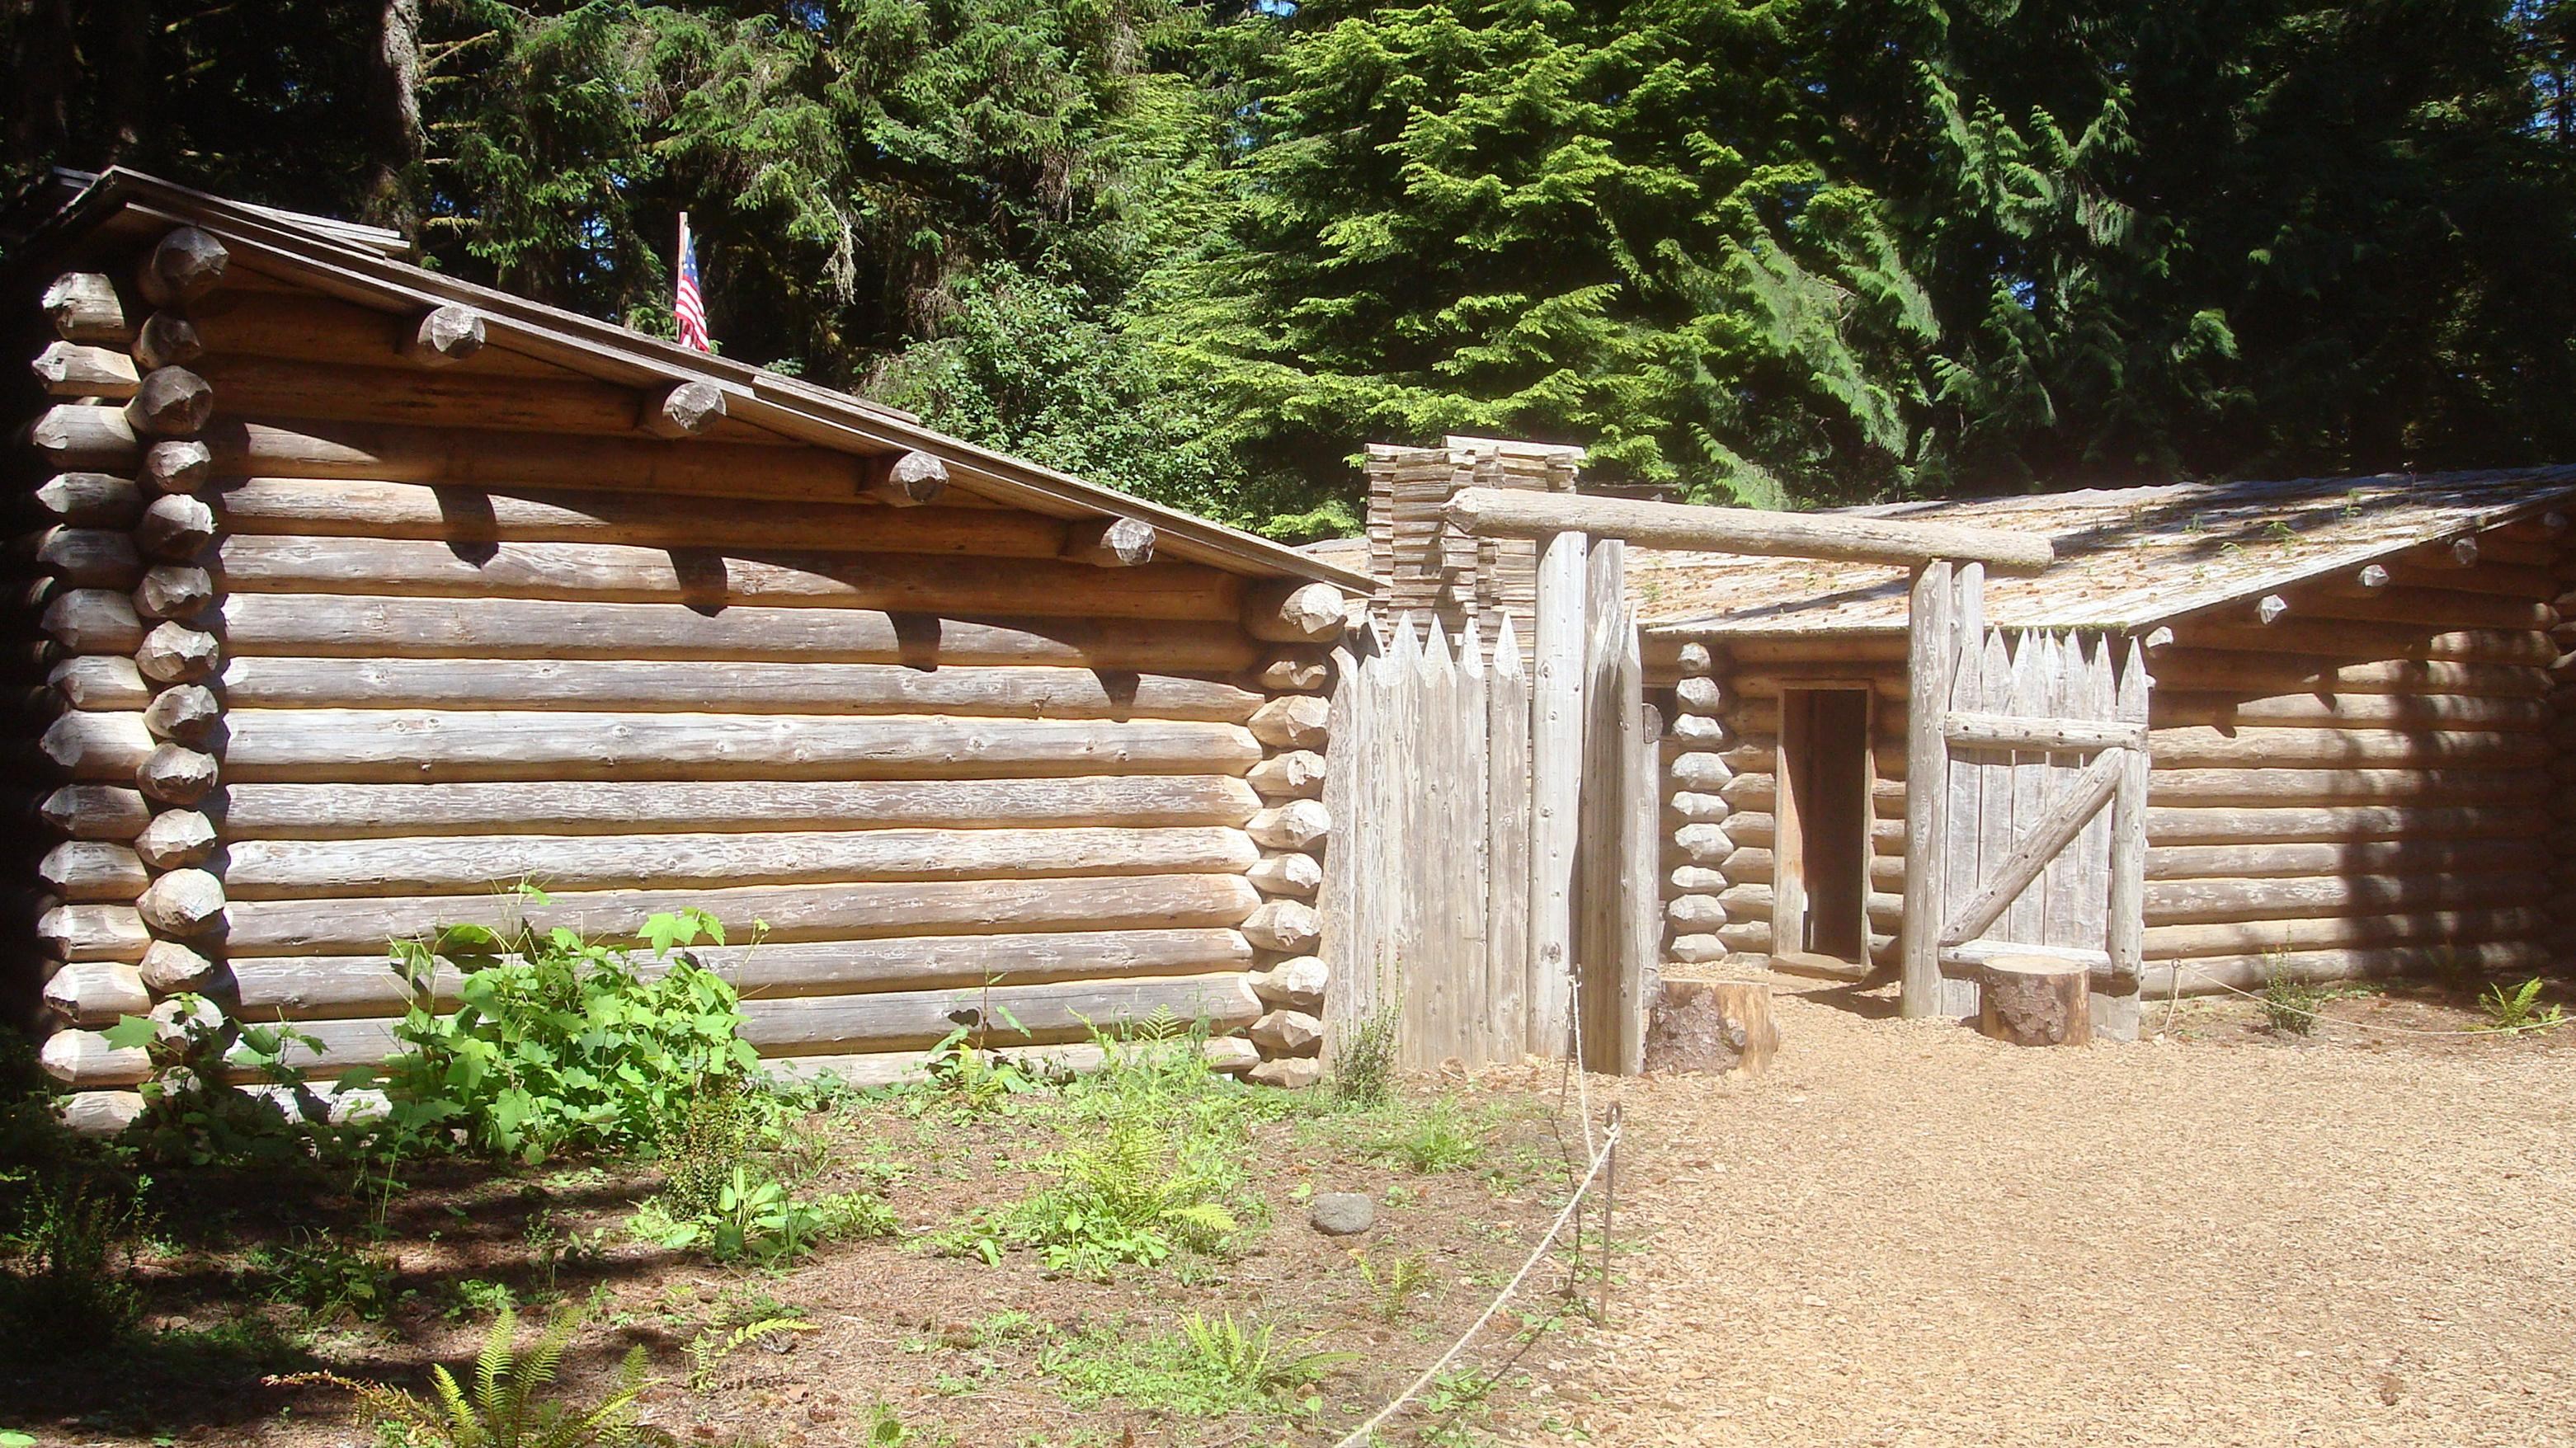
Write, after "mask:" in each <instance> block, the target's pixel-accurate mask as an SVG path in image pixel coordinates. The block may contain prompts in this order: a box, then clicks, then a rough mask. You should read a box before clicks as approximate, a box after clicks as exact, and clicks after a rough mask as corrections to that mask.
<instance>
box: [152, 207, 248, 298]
mask: <svg viewBox="0 0 2576 1448" xmlns="http://www.w3.org/2000/svg"><path fill="white" fill-rule="evenodd" d="M231 269H232V253H231V252H230V251H229V250H228V249H226V247H225V246H224V244H223V243H222V242H220V241H218V240H216V239H215V238H214V237H213V236H211V235H209V234H208V233H206V232H203V231H200V230H198V229H197V228H196V227H193V226H181V227H174V228H172V229H171V230H170V231H168V232H166V233H164V234H163V235H162V237H161V239H160V240H159V241H157V242H155V243H153V245H152V249H151V250H150V251H148V252H146V253H144V256H143V261H142V264H141V265H139V266H137V267H136V268H135V272H134V289H135V290H136V291H137V292H139V293H141V294H142V297H143V300H145V301H147V302H150V303H151V304H152V305H154V306H156V307H172V308H177V307H184V306H186V305H187V304H188V303H190V302H193V301H196V300H198V299H199V298H201V297H204V296H206V295H207V294H208V293H210V292H212V291H214V289H215V288H216V287H218V286H221V285H222V284H223V280H224V274H225V273H226V272H228V271H230V270H231Z"/></svg>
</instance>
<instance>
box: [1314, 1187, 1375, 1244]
mask: <svg viewBox="0 0 2576 1448" xmlns="http://www.w3.org/2000/svg"><path fill="white" fill-rule="evenodd" d="M1306 1220H1307V1221H1308V1222H1309V1223H1311V1224H1313V1226H1314V1228H1315V1230H1316V1231H1318V1232H1321V1233H1323V1234H1324V1235H1325V1236H1327V1237H1348V1236H1353V1235H1355V1234H1357V1233H1360V1232H1365V1231H1367V1230H1368V1229H1369V1228H1371V1227H1374V1226H1376V1225H1377V1204H1376V1203H1375V1202H1372V1201H1370V1200H1369V1199H1368V1198H1367V1197H1364V1196H1362V1195H1360V1194H1359V1193H1358V1192H1317V1193H1315V1201H1314V1204H1313V1205H1312V1206H1310V1207H1308V1208H1307V1209H1306Z"/></svg>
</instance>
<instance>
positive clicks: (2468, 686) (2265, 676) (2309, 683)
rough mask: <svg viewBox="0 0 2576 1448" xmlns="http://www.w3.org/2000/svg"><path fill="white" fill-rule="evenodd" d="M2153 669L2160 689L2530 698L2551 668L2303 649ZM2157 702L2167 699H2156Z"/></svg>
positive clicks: (2224, 655) (2199, 656) (2178, 660)
mask: <svg viewBox="0 0 2576 1448" xmlns="http://www.w3.org/2000/svg"><path fill="white" fill-rule="evenodd" d="M2151 672H2152V673H2153V674H2154V675H2155V681H2156V688H2157V690H2158V691H2159V692H2164V691H2171V692H2172V693H2175V694H2183V693H2188V692H2193V691H2200V692H2228V693H2240V694H2264V695H2287V694H2467V695H2475V696H2478V697H2482V698H2533V697H2537V696H2539V695H2542V694H2545V693H2547V692H2548V690H2549V673H2548V671H2547V670H2546V669H2543V668H2538V667H2534V666H2531V665H2526V664H2488V663H2470V662H2462V661H2459V660H2448V659H2375V660H2369V661H2366V662H2362V663H2338V662H2336V661H2335V660H2333V659H2330V658H2319V657H2316V656H2313V655H2306V654H2257V653H2238V652H2232V651H2226V650H2214V649H2186V648H2175V649H2168V650H2165V651H2163V652H2160V653H2158V654H2157V655H2156V657H2155V661H2154V664H2153V666H2152V669H2151ZM2157 703H2158V705H2159V706H2161V704H2162V703H2163V701H2162V700H2161V699H2159V700H2158V701H2157Z"/></svg>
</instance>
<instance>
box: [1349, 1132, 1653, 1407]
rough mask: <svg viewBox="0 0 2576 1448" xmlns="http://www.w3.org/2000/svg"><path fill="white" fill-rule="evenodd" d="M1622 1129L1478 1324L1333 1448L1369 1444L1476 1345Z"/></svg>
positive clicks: (1569, 1215)
mask: <svg viewBox="0 0 2576 1448" xmlns="http://www.w3.org/2000/svg"><path fill="white" fill-rule="evenodd" d="M1621 1129H1622V1124H1621V1123H1619V1122H1617V1121H1613V1122H1611V1123H1610V1129H1609V1130H1608V1131H1607V1132H1605V1133H1603V1135H1602V1138H1601V1147H1600V1150H1598V1151H1596V1152H1594V1153H1593V1156H1592V1165H1591V1166H1590V1167H1589V1168H1587V1169H1586V1170H1585V1171H1584V1173H1583V1180H1581V1181H1580V1182H1577V1183H1576V1184H1575V1187H1574V1195H1573V1196H1572V1197H1570V1198H1568V1199H1567V1201H1566V1203H1565V1209H1564V1210H1563V1211H1560V1212H1558V1213H1557V1214H1556V1220H1555V1221H1553V1222H1551V1223H1549V1224H1548V1228H1547V1234H1546V1235H1545V1236H1542V1237H1540V1238H1539V1239H1538V1245H1537V1246H1535V1247H1533V1248H1531V1249H1530V1254H1529V1259H1528V1260H1527V1261H1524V1262H1523V1263H1521V1270H1519V1271H1518V1272H1515V1273H1513V1274H1512V1280H1511V1281H1509V1282H1506V1283H1504V1284H1503V1290H1502V1291H1501V1292H1500V1293H1498V1294H1496V1295H1495V1297H1494V1300H1493V1301H1492V1302H1490V1303H1487V1304H1486V1306H1485V1310H1484V1311H1483V1312H1481V1313H1479V1314H1477V1316H1476V1320H1475V1321H1474V1322H1473V1323H1470V1324H1469V1325H1468V1327H1467V1330H1466V1331H1465V1332H1464V1333H1461V1334H1460V1335H1459V1337H1458V1340H1457V1341H1456V1342H1453V1343H1451V1344H1450V1345H1449V1350H1448V1351H1447V1352H1444V1353H1442V1354H1441V1355H1440V1357H1439V1359H1438V1360H1437V1361H1435V1362H1433V1363H1432V1364H1431V1366H1429V1367H1427V1368H1424V1369H1423V1370H1422V1376H1420V1377H1418V1378H1415V1379H1414V1380H1413V1382H1412V1384H1411V1385H1410V1386H1408V1387H1407V1388H1406V1389H1405V1390H1404V1391H1403V1392H1401V1393H1398V1394H1396V1395H1395V1399H1394V1401H1392V1402H1390V1403H1388V1404H1387V1405H1386V1406H1385V1407H1383V1408H1380V1409H1378V1410H1377V1413H1376V1415H1375V1416H1374V1417H1371V1418H1370V1419H1369V1420H1368V1421H1367V1422H1365V1423H1362V1424H1360V1425H1359V1426H1358V1427H1356V1428H1353V1429H1352V1430H1351V1431H1350V1432H1349V1433H1347V1434H1345V1435H1343V1437H1342V1439H1341V1441H1340V1442H1338V1443H1336V1444H1334V1445H1333V1448H1357V1445H1359V1444H1362V1443H1366V1442H1367V1441H1368V1439H1369V1435H1370V1434H1372V1433H1375V1432H1376V1431H1377V1430H1378V1428H1379V1427H1380V1426H1381V1425H1383V1424H1384V1423H1385V1422H1386V1420H1387V1419H1389V1418H1392V1417H1394V1416H1395V1414H1396V1410H1398V1409H1400V1408H1402V1407H1403V1406H1404V1405H1405V1404H1407V1403H1409V1402H1411V1401H1413V1399H1414V1397H1415V1395H1416V1394H1418V1393H1420V1392H1421V1391H1422V1390H1423V1389H1424V1388H1427V1387H1429V1386H1430V1385H1431V1383H1432V1380H1433V1379H1435V1378H1437V1377H1439V1376H1440V1370H1441V1369H1443V1368H1445V1367H1447V1366H1449V1364H1450V1363H1452V1362H1454V1361H1456V1360H1457V1357H1458V1354H1459V1353H1461V1352H1464V1351H1465V1350H1466V1348H1467V1344H1468V1343H1470V1342H1473V1341H1475V1339H1476V1334H1478V1333H1480V1332H1483V1331H1484V1330H1485V1325H1486V1324H1487V1323H1490V1322H1492V1321H1493V1320H1494V1314H1495V1313H1498V1312H1500V1311H1502V1310H1503V1304H1504V1303H1506V1302H1509V1301H1510V1300H1511V1299H1512V1294H1513V1293H1516V1292H1518V1291H1520V1288H1521V1284H1522V1283H1523V1282H1526V1281H1528V1280H1529V1275H1530V1273H1531V1272H1532V1271H1533V1270H1535V1269H1536V1268H1537V1267H1538V1264H1539V1259H1541V1258H1543V1257H1545V1256H1546V1255H1547V1249H1548V1246H1549V1244H1551V1243H1553V1242H1554V1241H1555V1240H1556V1236H1557V1233H1559V1232H1562V1231H1564V1230H1565V1224H1566V1223H1567V1222H1569V1221H1571V1220H1573V1218H1574V1212H1575V1209H1576V1208H1577V1207H1580V1206H1582V1205H1583V1199H1584V1198H1585V1197H1586V1196H1588V1195H1590V1194H1591V1191H1592V1183H1593V1182H1594V1181H1595V1180H1596V1179H1598V1178H1599V1177H1600V1175H1601V1168H1602V1165H1603V1163H1605V1162H1607V1161H1609V1160H1610V1156H1611V1153H1612V1152H1613V1151H1614V1150H1616V1149H1617V1147H1618V1145H1619V1133H1620V1131H1621Z"/></svg>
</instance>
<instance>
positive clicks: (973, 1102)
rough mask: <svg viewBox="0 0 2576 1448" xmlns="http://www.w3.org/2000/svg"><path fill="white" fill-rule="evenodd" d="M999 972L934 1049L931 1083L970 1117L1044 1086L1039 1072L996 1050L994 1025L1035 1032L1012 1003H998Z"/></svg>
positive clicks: (993, 1110) (1018, 1032)
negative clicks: (995, 997) (1012, 1008)
mask: <svg viewBox="0 0 2576 1448" xmlns="http://www.w3.org/2000/svg"><path fill="white" fill-rule="evenodd" d="M1000 980H1001V977H999V976H986V977H985V978H984V990H983V994H982V997H981V999H980V1002H979V1004H977V1005H974V1006H969V1007H967V1008H965V1009H963V1010H960V1011H957V1012H954V1013H953V1014H951V1015H950V1016H949V1020H950V1021H952V1022H954V1023H955V1029H953V1030H951V1031H949V1033H948V1034H947V1035H945V1036H942V1037H940V1039H939V1041H938V1042H937V1044H935V1045H933V1046H932V1047H931V1048H930V1064H929V1067H928V1078H927V1079H928V1082H929V1086H930V1089H931V1092H932V1094H933V1095H934V1096H936V1097H938V1098H940V1099H942V1100H944V1101H945V1102H946V1103H947V1104H949V1105H951V1106H954V1107H956V1108H957V1109H958V1110H960V1111H962V1112H964V1113H965V1114H967V1115H970V1116H983V1115H991V1114H998V1113H1002V1112H1005V1111H1007V1110H1008V1109H1009V1108H1010V1106H1011V1104H1012V1102H1014V1101H1016V1100H1017V1099H1018V1098H1020V1097H1022V1096H1026V1095H1030V1094H1032V1093H1034V1092H1036V1091H1037V1090H1039V1089H1040V1083H1039V1081H1038V1079H1037V1078H1036V1077H1035V1076H1032V1075H1030V1074H1029V1073H1028V1071H1027V1070H1025V1069H1023V1068H1022V1067H1021V1066H1020V1064H1019V1063H1018V1062H1016V1061H1012V1060H1008V1059H1005V1058H1004V1057H1002V1056H1000V1055H998V1054H996V1053H995V1052H994V1050H993V1027H994V1026H995V1025H997V1024H998V1025H999V1026H1001V1027H1002V1029H1004V1030H1005V1031H1008V1032H1009V1033H1011V1034H1012V1035H1014V1036H1017V1037H1019V1038H1021V1039H1023V1040H1025V1039H1027V1038H1028V1035H1029V1031H1028V1028H1027V1027H1026V1026H1023V1025H1021V1024H1020V1022H1019V1018H1018V1017H1017V1016H1014V1015H1012V1014H1011V1011H1010V1007H1008V1006H1002V1005H996V1004H994V1002H993V987H994V986H995V985H996V984H998V983H999V982H1000Z"/></svg>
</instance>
